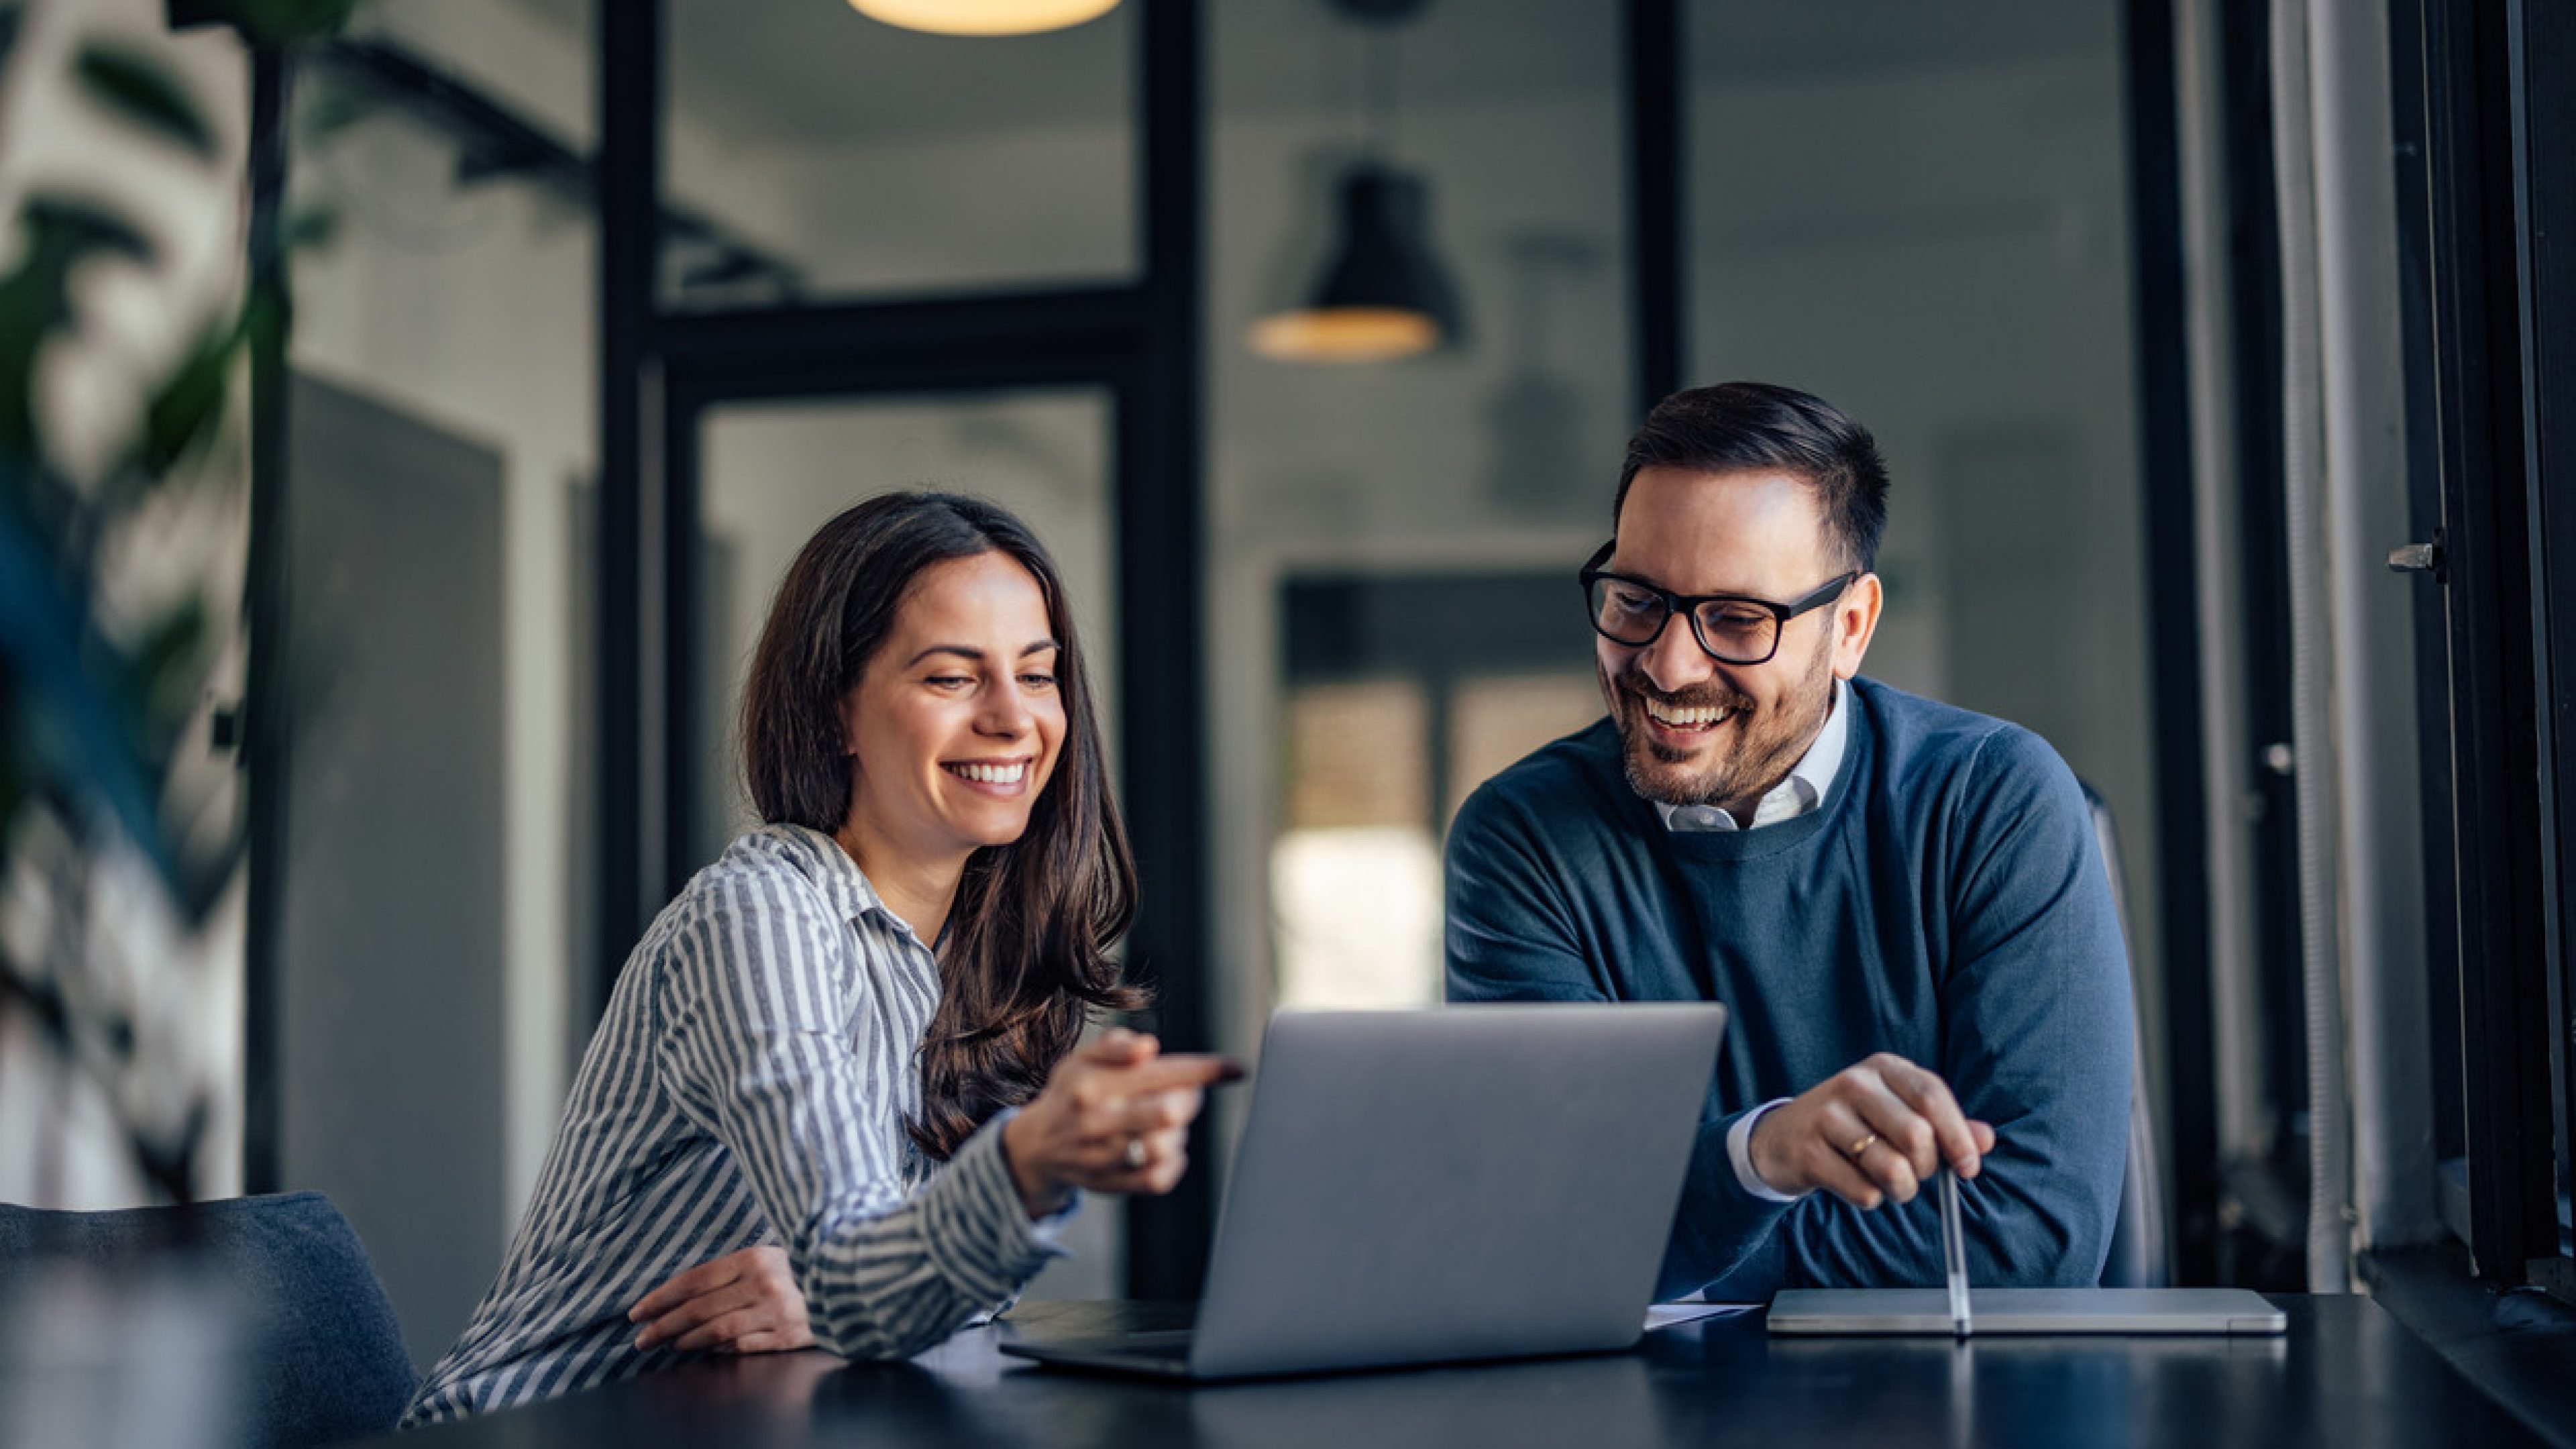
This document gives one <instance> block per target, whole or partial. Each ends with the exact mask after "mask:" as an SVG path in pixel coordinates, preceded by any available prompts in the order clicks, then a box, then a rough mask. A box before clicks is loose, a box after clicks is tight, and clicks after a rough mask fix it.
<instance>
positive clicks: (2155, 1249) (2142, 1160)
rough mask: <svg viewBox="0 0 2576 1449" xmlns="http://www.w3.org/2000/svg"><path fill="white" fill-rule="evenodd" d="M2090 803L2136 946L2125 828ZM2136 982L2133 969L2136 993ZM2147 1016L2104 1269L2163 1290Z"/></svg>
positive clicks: (2160, 1186) (2139, 1008)
mask: <svg viewBox="0 0 2576 1449" xmlns="http://www.w3.org/2000/svg"><path fill="white" fill-rule="evenodd" d="M2084 803H2085V804H2086V805H2087V806H2089V807H2091V809H2092V812H2093V838H2094V839H2095V840H2096V841H2098V842H2099V843H2100V845H2101V849H2102V868H2103V870H2105V871H2107V872H2109V874H2110V877H2111V904H2112V907H2113V909H2114V910H2115V911H2116V912H2117V913H2118V915H2119V918H2120V939H2121V940H2123V941H2125V942H2128V943H2130V944H2131V946H2132V947H2133V948H2134V946H2135V943H2136V941H2137V936H2136V934H2135V933H2134V932H2132V931H2131V930H2130V929H2129V897H2128V893H2127V892H2126V891H2125V890H2123V889H2121V884H2120V879H2121V878H2120V833H2119V829H2118V827H2117V826H2115V825H2114V824H2113V823H2112V821H2111V807H2110V805H2109V804H2107V803H2105V802H2104V801H2103V799H2102V796H2101V795H2100V793H2099V792H2097V791H2095V790H2094V788H2093V787H2092V786H2090V785H2086V786H2085V787H2084ZM2136 979H2137V978H2136V974H2135V972H2134V970H2133V971H2132V973H2131V976H2130V980H2131V983H2132V985H2131V987H2130V989H2131V991H2132V992H2133V993H2134V992H2135V990H2136V986H2135V982H2136ZM2145 1018H2146V1012H2145V1007H2144V1003H2142V1002H2139V1001H2137V1000H2136V999H2135V998H2134V996H2133V997H2132V999H2131V1001H2130V1012H2129V1019H2130V1021H2131V1023H2132V1026H2131V1031H2132V1033H2133V1035H2132V1037H2131V1041H2130V1052H2129V1061H2130V1067H2129V1171H2128V1175H2127V1177H2126V1178H2125V1179H2124V1180H2123V1181H2122V1182H2121V1184H2120V1217H2119V1220H2118V1222H2117V1223H2116V1224H2115V1225H2114V1226H2113V1227H2112V1230H2111V1256H2110V1258H2109V1259H2108V1260H2107V1261H2106V1262H2104V1263H2103V1265H2102V1286H2103V1287H2105V1288H2162V1287H2165V1286H2166V1285H2167V1283H2168V1282H2169V1281H2170V1280H2171V1276H2172V1269H2171V1259H2170V1249H2169V1247H2168V1246H2167V1238H2166V1235H2165V1175H2164V1164H2163V1161H2162V1159H2161V1158H2159V1157H2158V1156H2157V1154H2156V1145H2157V1142H2156V1130H2155V1119H2154V1115H2153V1110H2152V1106H2151V1104H2150V1102H2149V1100H2148V1097H2147V1053H2146V1044H2145V1042H2144V1041H2143V1040H2140V1039H2138V1038H2137V1037H2136V1036H2135V1035H2134V1033H2135V1031H2136V1026H2135V1023H2137V1022H2140V1021H2143V1020H2145Z"/></svg>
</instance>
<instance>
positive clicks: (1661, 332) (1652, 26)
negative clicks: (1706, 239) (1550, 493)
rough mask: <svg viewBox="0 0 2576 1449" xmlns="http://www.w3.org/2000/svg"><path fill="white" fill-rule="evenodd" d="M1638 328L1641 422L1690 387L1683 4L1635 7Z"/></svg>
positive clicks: (1630, 11)
mask: <svg viewBox="0 0 2576 1449" xmlns="http://www.w3.org/2000/svg"><path fill="white" fill-rule="evenodd" d="M1625 39H1626V42H1627V44H1626V49H1625V51H1624V52H1623V59H1624V61H1625V63H1626V76H1625V79H1626V81H1627V87H1626V89H1627V95H1628V242H1629V258H1630V260H1629V264H1628V270H1629V277H1628V286H1629V295H1630V296H1631V297H1632V298H1633V299H1634V301H1633V303H1632V310H1631V316H1630V321H1631V323H1632V325H1634V326H1635V328H1636V330H1637V377H1636V385H1637V417H1638V418H1639V419H1640V420H1642V419H1644V417H1645V415H1646V414H1647V412H1648V411H1649V410H1651V409H1652V408H1653V407H1654V405H1655V404H1657V403H1659V402H1661V401H1663V400H1664V399H1665V398H1666V397H1667V396H1669V395H1670V394H1672V393H1673V392H1674V391H1675V390H1676V389H1678V388H1680V387H1681V385H1682V377H1683V370H1682V369H1683V361H1682V329H1683V327H1684V326H1685V325H1686V324H1687V322H1688V320H1689V319H1688V317H1687V315H1686V307H1687V303H1688V298H1687V297H1686V296H1685V295H1684V291H1683V285H1682V220H1683V219H1682V26H1681V15H1680V11H1679V0H1628V8H1627V30H1626V35H1625Z"/></svg>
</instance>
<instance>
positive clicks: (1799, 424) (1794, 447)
mask: <svg viewBox="0 0 2576 1449" xmlns="http://www.w3.org/2000/svg"><path fill="white" fill-rule="evenodd" d="M1647 468H1677V469H1680V470H1682V471H1684V472H1690V473H1746V472H1779V473H1786V474H1788V475H1789V476H1791V477H1793V478H1796V479H1798V480H1799V481H1800V482H1802V483H1805V484H1806V485H1807V486H1808V487H1809V488H1812V489H1814V490H1815V494H1816V512H1817V514H1818V515H1819V516H1820V517H1822V518H1823V520H1824V525H1825V543H1826V546H1827V547H1828V548H1829V549H1831V550H1832V551H1833V552H1834V553H1835V554H1837V555H1838V556H1839V557H1838V558H1837V562H1839V563H1840V564H1842V566H1843V567H1845V568H1849V569H1856V570H1860V571H1862V572H1867V571H1869V570H1871V569H1875V568H1876V567H1878V540H1879V535H1881V534H1883V533H1885V532H1886V531H1887V464H1886V463H1885V462H1883V461H1881V460H1880V458H1879V456H1878V442H1877V440H1876V439H1874V438H1872V437H1870V435H1869V429H1867V428H1864V427H1862V426H1861V425H1860V424H1858V423H1856V422H1853V421H1852V420H1851V419H1849V418H1847V417H1845V416H1843V415H1842V413H1841V412H1840V411H1839V410H1837V409H1836V408H1835V407H1834V405H1833V404H1832V403H1829V402H1826V401H1825V400H1824V399H1823V398H1820V397H1813V396H1810V395H1808V394H1806V393H1803V392H1799V391H1798V390H1797V389H1795V388H1787V387H1777V386H1774V385H1772V384H1770V383H1767V382H1725V383H1720V384H1718V385H1717V386H1715V387H1694V388H1690V389H1688V390H1686V391H1683V392H1677V393H1674V394H1673V395H1672V396H1671V397H1668V398H1666V399H1664V400H1663V401H1662V402H1659V403H1657V404H1655V410H1654V411H1653V412H1651V413H1648V414H1647V415H1646V422H1645V426H1643V427H1641V428H1639V429H1637V435H1636V436H1635V437H1633V438H1630V439H1629V440H1628V461H1627V463H1626V465H1625V466H1624V467H1622V468H1621V469H1620V470H1619V497H1618V501H1617V502H1615V503H1613V504H1612V505H1611V508H1610V523H1611V526H1612V528H1613V529H1616V528H1617V526H1618V522H1619V511H1620V510H1621V509H1623V508H1625V507H1626V506H1627V504H1628V485H1629V484H1631V483H1634V482H1635V481H1637V474H1638V473H1639V472H1640V471H1641V470H1643V469H1647Z"/></svg>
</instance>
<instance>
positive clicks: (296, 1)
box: [214, 0, 358, 45]
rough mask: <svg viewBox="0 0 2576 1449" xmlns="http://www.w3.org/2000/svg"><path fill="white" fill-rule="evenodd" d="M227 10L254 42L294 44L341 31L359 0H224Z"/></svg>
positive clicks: (219, 7) (221, 7)
mask: <svg viewBox="0 0 2576 1449" xmlns="http://www.w3.org/2000/svg"><path fill="white" fill-rule="evenodd" d="M214 8H215V9H217V10H219V11H221V12H223V15H224V18H226V19H228V20H230V21H231V22H232V23H233V24H234V25H235V26H236V27H238V28H239V29H240V30H241V33H242V34H243V35H244V36H246V37H247V38H248V39H249V40H250V41H251V43H252V44H254V45H292V44H294V43H295V42H297V41H301V40H318V39H320V38H322V37H323V36H326V35H335V34H337V33H339V30H340V27H341V26H343V25H346V24H348V23H349V15H350V12H352V11H354V10H356V9H357V8H358V6H357V0H220V3H218V4H216V5H215V7H214Z"/></svg>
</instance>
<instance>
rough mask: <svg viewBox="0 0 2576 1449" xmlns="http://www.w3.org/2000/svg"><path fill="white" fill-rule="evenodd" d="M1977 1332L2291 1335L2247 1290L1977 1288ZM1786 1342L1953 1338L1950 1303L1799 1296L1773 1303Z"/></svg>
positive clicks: (2285, 1322) (1833, 1293)
mask: <svg viewBox="0 0 2576 1449" xmlns="http://www.w3.org/2000/svg"><path fill="white" fill-rule="evenodd" d="M1968 1296H1969V1299H1970V1301H1971V1302H1972V1303H1973V1305H1974V1307H1975V1310H1976V1312H1975V1323H1976V1332H1977V1333H1978V1334H1979V1335H1984V1334H2064V1333H2209V1334H2218V1333H2239V1334H2242V1333H2252V1334H2267V1333H2285V1332H2287V1331H2288V1330H2289V1324H2290V1318H2289V1315H2288V1314H2286V1313H2284V1312H2282V1311H2281V1309H2280V1308H2279V1307H2278V1306H2277V1305H2275V1304H2273V1303H2272V1302H2271V1301H2270V1300H2268V1299H2266V1298H2264V1297H2263V1296H2262V1295H2261V1294H2259V1293H2254V1292H2251V1291H2249V1290H2247V1289H2243V1288H1976V1289H1971V1290H1970V1292H1969V1295H1968ZM1770 1325H1771V1331H1772V1332H1773V1333H1778V1334H1815V1335H1827V1334H1867V1335H1900V1336H1928V1337H1939V1338H1948V1337H1950V1336H1951V1334H1952V1331H1953V1330H1952V1327H1951V1319H1950V1307H1949V1299H1948V1295H1947V1294H1945V1293H1944V1292H1943V1291H1942V1290H1941V1289H1938V1288H1793V1289H1788V1290H1786V1291H1783V1292H1782V1293H1780V1294H1779V1295H1778V1296H1776V1297H1774V1298H1773V1299H1772V1300H1771V1318H1770Z"/></svg>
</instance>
